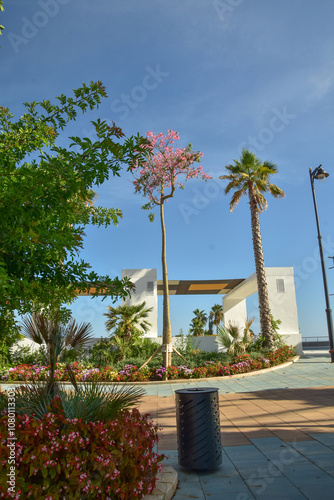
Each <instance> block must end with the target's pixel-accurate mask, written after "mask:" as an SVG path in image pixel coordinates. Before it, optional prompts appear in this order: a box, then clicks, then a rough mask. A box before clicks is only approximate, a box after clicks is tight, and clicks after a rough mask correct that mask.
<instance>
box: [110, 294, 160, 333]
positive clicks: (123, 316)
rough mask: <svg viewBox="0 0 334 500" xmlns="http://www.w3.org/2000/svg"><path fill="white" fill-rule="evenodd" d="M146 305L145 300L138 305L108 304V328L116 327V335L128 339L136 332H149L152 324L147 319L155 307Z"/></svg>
mask: <svg viewBox="0 0 334 500" xmlns="http://www.w3.org/2000/svg"><path fill="white" fill-rule="evenodd" d="M145 306H146V302H145V301H144V302H142V303H141V304H137V305H128V304H122V305H121V306H118V307H112V306H108V312H107V313H104V316H107V318H108V319H107V321H106V323H105V325H106V328H107V330H108V331H110V330H112V329H115V331H114V335H117V336H118V337H123V338H124V339H125V340H127V341H129V340H130V339H131V336H133V335H136V333H137V334H138V333H139V334H142V333H146V332H148V331H149V329H150V327H151V326H152V325H151V323H149V322H148V321H146V319H147V317H148V315H149V313H150V312H151V311H152V309H153V308H152V307H148V308H145Z"/></svg>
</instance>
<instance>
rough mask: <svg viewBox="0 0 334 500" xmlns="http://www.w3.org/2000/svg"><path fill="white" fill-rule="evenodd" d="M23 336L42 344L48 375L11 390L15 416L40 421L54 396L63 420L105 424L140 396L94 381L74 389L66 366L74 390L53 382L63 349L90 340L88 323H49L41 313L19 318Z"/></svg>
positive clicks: (130, 389) (131, 390)
mask: <svg viewBox="0 0 334 500" xmlns="http://www.w3.org/2000/svg"><path fill="white" fill-rule="evenodd" d="M21 329H22V330H23V333H24V335H25V336H27V337H29V338H31V339H32V340H33V341H35V342H37V343H38V344H41V345H45V347H46V351H47V357H48V360H49V363H50V376H49V379H48V380H47V381H46V382H42V383H40V382H33V383H31V384H27V385H24V386H20V387H19V388H18V389H16V391H15V408H16V411H17V412H18V413H21V414H23V413H27V414H28V415H32V414H34V416H35V418H37V419H41V418H42V417H43V415H46V414H47V413H49V412H50V411H53V407H54V404H55V397H58V399H59V402H60V405H61V408H62V411H63V412H64V416H65V417H66V418H71V419H73V418H78V419H82V420H83V421H85V422H92V421H106V420H109V419H113V418H116V417H117V416H118V415H119V414H120V413H121V412H122V411H123V410H125V409H128V408H130V407H131V406H133V405H136V404H138V402H139V400H140V398H141V397H142V396H143V394H144V391H143V390H142V389H139V388H136V387H133V386H126V387H121V388H119V387H118V386H117V385H114V386H111V387H108V390H106V388H104V387H103V386H101V385H100V384H98V383H96V382H84V383H81V384H80V386H78V384H77V382H76V379H75V374H74V372H73V370H72V369H71V366H70V365H69V364H67V365H66V370H67V373H68V376H69V380H70V382H71V384H72V386H73V389H74V390H72V391H71V390H63V389H62V387H61V383H57V382H56V380H55V367H56V362H57V360H58V358H59V356H60V355H61V352H62V351H63V350H64V349H65V348H66V347H67V346H69V347H72V348H75V347H84V346H85V345H86V344H87V342H88V341H89V340H90V339H91V337H90V334H91V332H92V326H91V325H90V323H82V324H80V325H78V324H77V323H76V321H75V320H74V319H72V320H71V321H69V322H68V323H67V324H62V323H59V322H57V321H53V320H50V319H48V318H46V317H45V316H43V315H42V314H33V315H31V316H26V317H24V318H23V321H22V327H21Z"/></svg>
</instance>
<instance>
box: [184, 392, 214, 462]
mask: <svg viewBox="0 0 334 500" xmlns="http://www.w3.org/2000/svg"><path fill="white" fill-rule="evenodd" d="M175 394H176V424H177V442H178V455H179V465H181V466H182V467H187V468H188V469H193V470H205V469H215V468H216V467H218V466H219V465H220V464H221V463H222V446H221V437H220V419H219V399H218V389H216V388H215V387H207V388H195V389H179V390H177V391H175Z"/></svg>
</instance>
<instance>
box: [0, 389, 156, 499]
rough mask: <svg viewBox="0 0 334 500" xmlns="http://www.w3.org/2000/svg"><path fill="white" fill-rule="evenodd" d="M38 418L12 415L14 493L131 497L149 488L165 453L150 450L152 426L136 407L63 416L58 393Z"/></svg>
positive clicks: (4, 419)
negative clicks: (87, 416) (103, 417)
mask: <svg viewBox="0 0 334 500" xmlns="http://www.w3.org/2000/svg"><path fill="white" fill-rule="evenodd" d="M50 410H51V411H50V413H48V414H47V415H45V417H44V418H43V419H42V420H36V419H34V418H33V417H29V416H28V415H16V429H15V437H16V439H17V440H16V441H15V449H16V467H17V470H19V474H17V475H16V481H15V483H16V484H15V490H16V496H15V497H14V495H13V498H15V499H16V498H17V499H18V498H31V499H36V498H45V499H47V500H61V499H63V498H73V499H90V498H94V499H95V498H96V499H105V500H108V499H109V500H113V499H115V498H117V499H119V500H132V499H134V498H142V497H143V496H144V495H145V494H147V493H150V492H151V491H152V490H153V489H154V487H155V483H156V474H157V472H158V471H159V470H160V468H161V464H160V462H161V461H162V460H163V458H164V455H157V454H156V453H155V452H153V448H154V445H155V443H156V442H157V441H158V436H157V430H158V429H157V426H156V425H154V424H153V423H152V421H151V420H149V419H148V415H141V414H140V413H139V412H138V410H132V412H129V411H124V412H123V413H122V414H121V416H120V417H119V418H118V419H116V420H113V421H108V422H88V423H84V422H82V420H78V419H72V420H71V419H66V418H65V417H64V415H63V414H62V411H61V409H60V406H59V401H58V400H57V397H56V398H55V399H54V400H53V402H52V406H51V408H50ZM7 426H8V416H7V412H6V411H5V410H4V411H3V412H2V415H1V416H0V457H1V459H0V497H2V498H9V497H8V496H7V495H8V492H7V488H8V486H9V485H8V484H7V480H8V476H7V474H8V472H9V470H8V469H9V467H8V462H9V458H10V457H9V454H10V450H9V448H8V446H7V444H8V442H7V438H8V429H7Z"/></svg>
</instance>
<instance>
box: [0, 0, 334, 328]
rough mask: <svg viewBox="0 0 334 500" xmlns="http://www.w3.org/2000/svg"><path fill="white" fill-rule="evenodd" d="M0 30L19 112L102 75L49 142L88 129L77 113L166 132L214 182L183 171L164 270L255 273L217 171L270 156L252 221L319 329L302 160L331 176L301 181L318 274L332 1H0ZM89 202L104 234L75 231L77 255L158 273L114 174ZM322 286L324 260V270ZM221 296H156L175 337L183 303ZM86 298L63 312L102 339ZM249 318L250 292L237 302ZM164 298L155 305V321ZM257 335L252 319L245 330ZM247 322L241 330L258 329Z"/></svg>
mask: <svg viewBox="0 0 334 500" xmlns="http://www.w3.org/2000/svg"><path fill="white" fill-rule="evenodd" d="M4 8H5V12H4V13H3V14H2V15H1V20H0V24H3V25H4V26H5V31H4V32H3V35H2V37H0V45H1V49H0V57H1V65H0V68H1V69H0V96H1V99H0V105H1V106H3V107H9V108H10V110H11V111H12V113H14V114H15V115H16V116H17V117H19V116H20V115H21V114H22V113H23V112H24V107H23V105H22V103H24V102H27V101H28V102H29V101H33V100H36V101H38V100H42V99H50V100H52V99H53V98H54V97H55V96H57V95H60V94H61V93H64V94H67V95H68V94H70V93H71V91H72V89H74V88H77V87H79V86H80V85H81V84H82V83H83V82H85V83H89V82H90V81H91V80H93V81H97V80H101V81H102V82H103V83H104V85H105V86H106V88H107V93H108V99H105V100H103V102H102V104H101V106H100V107H99V109H98V110H97V111H93V112H90V113H87V114H85V115H84V116H79V117H78V119H77V121H76V122H75V123H73V122H71V124H70V125H69V126H68V127H67V128H66V129H65V131H64V133H63V134H62V135H61V136H60V138H59V141H60V142H61V143H63V144H67V143H68V140H67V137H69V136H71V135H78V136H88V137H90V138H93V137H94V136H93V127H92V125H91V120H95V119H96V118H98V117H100V118H101V119H104V120H106V121H107V122H108V123H111V122H116V124H117V125H118V126H120V127H121V128H122V129H123V131H124V133H125V134H126V135H127V136H130V135H132V134H137V132H139V133H140V134H141V135H145V134H146V132H147V131H153V132H154V133H159V132H163V133H166V132H167V130H168V129H172V130H176V131H178V132H179V134H180V141H179V145H180V146H181V147H183V146H186V145H187V144H188V143H191V144H192V145H193V148H194V150H196V151H201V152H202V153H203V154H204V156H203V159H202V162H201V165H202V166H203V169H204V171H205V172H208V173H209V174H210V175H212V177H213V180H212V181H210V182H207V183H204V182H202V181H200V180H191V181H188V182H187V184H186V188H185V190H183V191H178V192H177V193H176V195H175V197H174V198H173V199H172V200H170V202H169V203H168V206H167V207H166V210H165V216H166V230H167V265H168V277H169V279H171V280H177V279H193V280H196V279H198V280H201V279H234V278H247V277H248V276H250V275H251V274H253V273H254V272H255V264H254V256H253V248H252V238H251V225H250V213H249V205H248V203H247V199H246V198H244V199H242V201H241V202H240V204H239V206H238V207H237V208H236V210H235V212H233V213H230V212H229V196H227V195H225V194H224V188H225V187H226V181H222V180H218V177H219V175H223V174H224V173H225V170H224V167H225V165H228V164H230V163H232V162H233V158H239V156H240V153H241V149H242V148H243V147H246V148H248V149H250V150H252V151H253V152H254V153H255V154H256V155H257V156H258V157H259V158H260V159H261V160H263V161H266V160H269V161H272V162H274V163H275V164H276V165H277V168H278V173H277V174H276V175H275V177H274V178H273V179H272V181H273V182H274V183H275V184H277V185H278V186H279V187H280V188H281V189H283V190H284V191H285V193H286V197H285V198H284V199H279V200H276V199H274V198H273V197H270V195H268V209H267V210H266V212H264V213H263V214H261V215H260V224H261V231H262V240H263V250H264V258H265V264H266V266H268V267H280V266H283V267H294V272H295V285H296V297H297V306H298V316H299V325H300V331H301V333H302V335H303V336H304V337H310V336H312V337H313V336H327V324H326V314H325V297H324V289H323V280H322V273H321V265H320V257H319V246H318V239H317V231H316V223H315V214H314V207H313V200H312V193H311V186H310V178H309V168H310V167H311V168H312V169H314V168H316V167H317V166H318V165H319V164H322V165H323V168H324V169H325V170H326V171H327V172H328V173H329V174H330V176H329V177H328V178H327V179H326V181H325V182H323V183H321V182H319V181H315V190H316V196H317V202H318V210H319V218H320V226H321V232H322V238H323V244H324V254H325V260H326V266H327V268H329V267H331V265H333V264H332V260H331V259H329V258H328V256H333V255H334V231H333V209H334V197H333V185H334V163H333V126H334V32H333V20H334V3H333V2H332V0H317V1H315V0H313V1H312V0H307V1H306V0H280V1H279V2H277V0H224V1H223V0H221V1H220V0H168V1H167V0H141V1H140V2H139V1H136V0H122V1H115V0H114V1H112V0H95V2H91V1H88V0H38V1H35V0H30V1H29V2H27V1H26V0H10V1H9V0H7V1H6V0H5V2H4ZM96 191H97V193H98V198H97V203H98V204H99V205H101V206H105V207H117V208H120V209H121V210H122V211H123V219H122V220H121V221H120V223H119V225H118V226H117V227H115V226H110V227H109V228H107V229H104V228H96V227H93V226H89V227H87V228H86V238H85V242H84V249H83V251H82V252H81V254H80V256H81V257H82V258H83V259H85V260H86V261H88V262H89V263H90V264H91V265H92V268H93V269H94V270H95V271H96V272H98V273H100V274H102V275H103V274H104V275H105V274H109V275H110V276H120V275H121V270H122V269H126V268H157V270H158V279H161V230H160V226H159V223H158V220H157V221H155V222H154V223H151V222H150V221H149V220H148V217H147V212H145V211H143V210H141V206H142V205H143V204H144V203H145V199H144V198H143V197H141V196H140V195H138V194H134V189H133V185H132V179H131V175H130V174H129V173H127V172H126V169H124V170H123V171H122V173H121V176H120V177H119V178H110V179H109V180H108V181H107V182H105V183H104V184H103V185H102V186H100V187H99V188H97V189H96ZM327 276H328V286H329V292H330V293H333V294H334V269H329V270H328V271H327ZM220 301H221V297H220V296H215V295H211V296H196V295H193V296H185V297H182V296H177V297H171V298H170V305H171V322H172V330H173V334H174V335H176V334H178V333H179V331H180V329H182V330H183V332H184V333H187V331H188V328H189V324H190V321H191V319H192V317H193V313H192V311H193V310H194V309H196V308H199V309H200V310H205V311H206V312H207V313H208V312H209V311H210V309H211V307H212V306H213V305H214V304H215V303H221V302H220ZM108 304H110V301H108V300H105V301H103V302H101V301H100V300H99V299H91V298H89V297H81V298H79V299H78V300H77V301H76V302H75V304H74V305H73V306H72V310H73V315H74V317H75V318H76V319H77V320H78V321H90V322H91V323H92V324H93V326H94V331H95V335H96V336H105V335H106V331H105V328H104V321H105V317H104V316H103V313H104V312H106V307H107V305H108ZM247 305H248V311H249V313H250V314H251V315H255V316H257V300H256V297H255V296H253V297H250V298H249V299H248V301H247ZM161 316H162V303H161V300H160V299H159V317H160V320H159V329H160V334H161V330H162V324H161ZM255 325H256V327H257V328H258V330H259V326H258V320H256V323H255ZM256 327H255V328H254V329H255V332H256V331H257V330H256Z"/></svg>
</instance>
